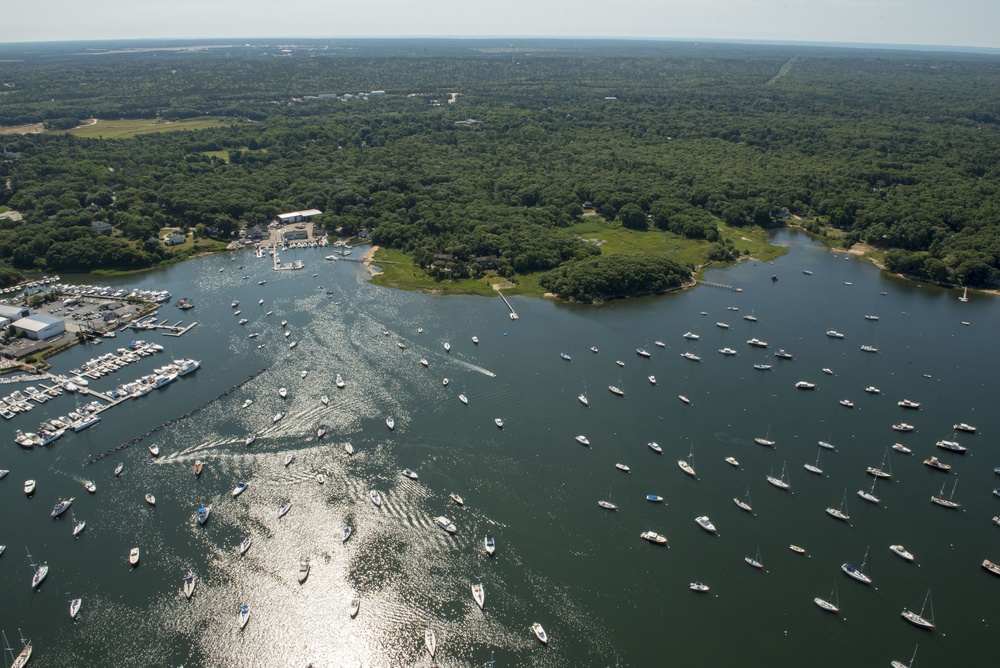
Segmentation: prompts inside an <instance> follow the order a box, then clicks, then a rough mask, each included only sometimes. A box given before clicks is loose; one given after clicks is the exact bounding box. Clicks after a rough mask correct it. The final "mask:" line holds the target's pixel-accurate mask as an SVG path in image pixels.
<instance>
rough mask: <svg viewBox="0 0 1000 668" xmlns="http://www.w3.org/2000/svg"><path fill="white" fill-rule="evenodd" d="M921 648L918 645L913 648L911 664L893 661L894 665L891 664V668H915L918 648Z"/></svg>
mask: <svg viewBox="0 0 1000 668" xmlns="http://www.w3.org/2000/svg"><path fill="white" fill-rule="evenodd" d="M919 646H920V645H917V646H915V647H914V648H913V656H911V657H910V662H909V663H903V662H902V661H893V662H892V663H890V664H889V665H890V666H891V668H913V662H914V661H916V660H917V647H919Z"/></svg>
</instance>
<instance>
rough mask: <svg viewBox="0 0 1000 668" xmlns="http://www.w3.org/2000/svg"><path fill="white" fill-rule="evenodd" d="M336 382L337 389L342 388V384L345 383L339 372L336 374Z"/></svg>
mask: <svg viewBox="0 0 1000 668" xmlns="http://www.w3.org/2000/svg"><path fill="white" fill-rule="evenodd" d="M336 384H337V389H338V390H342V389H344V386H345V385H346V384H347V383H345V382H344V379H343V377H342V376H341V375H340V374H339V373H338V374H337V380H336Z"/></svg>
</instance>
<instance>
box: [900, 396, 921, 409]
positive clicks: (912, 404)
mask: <svg viewBox="0 0 1000 668" xmlns="http://www.w3.org/2000/svg"><path fill="white" fill-rule="evenodd" d="M896 405H897V406H899V407H900V408H910V409H913V410H917V409H919V408H920V403H919V402H917V401H910V400H909V399H903V400H902V401H897V402H896Z"/></svg>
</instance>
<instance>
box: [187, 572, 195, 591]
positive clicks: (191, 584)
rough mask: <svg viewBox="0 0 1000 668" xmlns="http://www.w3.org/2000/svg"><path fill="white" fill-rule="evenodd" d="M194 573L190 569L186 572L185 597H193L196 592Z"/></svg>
mask: <svg viewBox="0 0 1000 668" xmlns="http://www.w3.org/2000/svg"><path fill="white" fill-rule="evenodd" d="M194 585H195V581H194V573H192V572H191V571H188V572H187V573H185V574H184V598H191V596H192V595H193V594H194Z"/></svg>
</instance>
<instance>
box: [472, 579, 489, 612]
mask: <svg viewBox="0 0 1000 668" xmlns="http://www.w3.org/2000/svg"><path fill="white" fill-rule="evenodd" d="M472 600H474V601H475V602H476V605H478V606H479V609H480V610H482V609H483V605H484V604H485V603H486V593H485V592H484V591H483V585H482V583H481V582H480V583H478V584H474V585H472Z"/></svg>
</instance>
